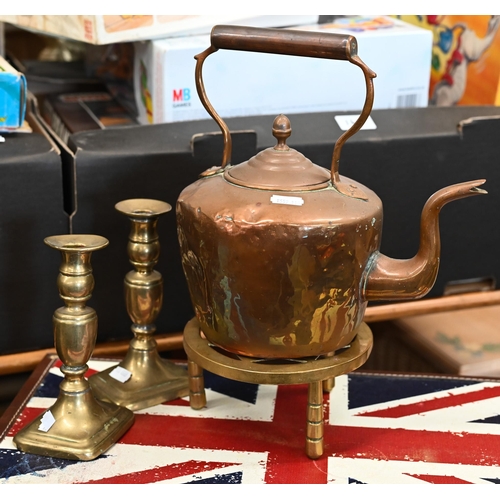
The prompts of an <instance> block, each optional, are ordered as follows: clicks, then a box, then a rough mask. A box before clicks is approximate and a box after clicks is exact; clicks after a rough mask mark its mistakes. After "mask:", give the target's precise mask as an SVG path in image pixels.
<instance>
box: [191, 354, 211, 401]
mask: <svg viewBox="0 0 500 500" xmlns="http://www.w3.org/2000/svg"><path fill="white" fill-rule="evenodd" d="M188 377H189V404H190V405H191V408H192V409H193V410H201V409H202V408H204V407H205V406H207V396H206V394H205V380H204V379H203V368H201V367H200V366H198V365H197V364H196V363H195V362H194V361H191V360H188Z"/></svg>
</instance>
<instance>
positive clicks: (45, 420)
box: [38, 410, 56, 432]
mask: <svg viewBox="0 0 500 500" xmlns="http://www.w3.org/2000/svg"><path fill="white" fill-rule="evenodd" d="M55 422H56V419H55V418H54V415H52V412H51V411H50V410H49V411H46V412H45V413H44V414H43V416H42V418H41V420H40V425H39V426H38V430H39V431H42V432H47V431H48V430H49V429H50V428H51V427H52V426H53V425H54V424H55Z"/></svg>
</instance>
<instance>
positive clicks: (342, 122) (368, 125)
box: [335, 115, 377, 130]
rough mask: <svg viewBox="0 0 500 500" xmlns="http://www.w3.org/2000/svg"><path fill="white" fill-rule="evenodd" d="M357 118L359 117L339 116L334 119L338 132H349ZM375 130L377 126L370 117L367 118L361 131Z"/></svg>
mask: <svg viewBox="0 0 500 500" xmlns="http://www.w3.org/2000/svg"><path fill="white" fill-rule="evenodd" d="M358 118H359V115H339V116H336V117H335V121H336V122H337V124H338V126H339V127H340V130H349V129H350V128H351V127H352V126H353V125H354V122H355V121H356V120H357V119H358ZM376 128H377V125H375V122H374V121H373V119H372V117H371V116H369V117H368V119H367V120H366V122H365V123H364V124H363V126H362V127H361V130H375V129H376Z"/></svg>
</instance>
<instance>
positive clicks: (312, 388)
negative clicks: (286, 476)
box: [306, 381, 323, 459]
mask: <svg viewBox="0 0 500 500" xmlns="http://www.w3.org/2000/svg"><path fill="white" fill-rule="evenodd" d="M306 454H307V456H308V457H309V458H312V459H315V458H319V457H321V455H323V382H321V381H320V382H312V383H310V384H309V394H308V401H307V428H306Z"/></svg>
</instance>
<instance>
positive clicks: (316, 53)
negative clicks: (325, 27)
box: [195, 25, 377, 199]
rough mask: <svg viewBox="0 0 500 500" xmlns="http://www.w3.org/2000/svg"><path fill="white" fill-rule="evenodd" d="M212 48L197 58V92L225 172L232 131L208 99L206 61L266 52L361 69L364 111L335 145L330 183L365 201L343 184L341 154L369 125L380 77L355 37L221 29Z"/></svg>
mask: <svg viewBox="0 0 500 500" xmlns="http://www.w3.org/2000/svg"><path fill="white" fill-rule="evenodd" d="M210 42H211V45H210V47H209V48H208V49H206V50H205V51H203V52H201V53H200V54H198V55H196V56H195V59H196V69H195V79H196V89H197V91H198V95H199V97H200V100H201V102H202V104H203V106H204V107H205V109H206V110H207V112H208V114H209V115H210V116H211V117H212V118H213V119H214V120H215V121H216V122H217V124H218V125H219V127H220V129H221V132H222V137H223V140H224V151H223V154H222V165H221V166H222V168H226V167H227V166H229V165H230V164H231V154H232V140H231V134H230V132H229V128H228V127H227V125H226V123H225V122H224V120H222V118H221V117H220V116H219V115H218V114H217V112H216V111H215V109H214V107H213V106H212V104H211V103H210V101H209V100H208V98H207V95H206V92H205V86H204V84H203V78H202V68H203V63H204V61H205V59H206V58H207V57H208V56H209V55H210V54H213V53H214V52H217V51H218V50H219V49H228V50H242V51H250V52H263V53H268V54H282V55H294V56H303V57H316V58H322V59H337V60H343V61H349V62H351V63H352V64H354V65H356V66H359V67H360V68H361V70H362V71H363V74H364V77H365V82H366V98H365V103H364V105H363V110H362V112H361V114H360V115H359V117H358V119H357V120H356V121H355V122H354V123H353V124H352V126H351V127H350V128H349V129H348V130H347V131H345V132H344V133H343V134H342V135H341V136H340V137H339V138H338V140H337V141H336V143H335V147H334V149H333V157H332V165H331V180H332V184H333V185H334V186H335V187H336V188H337V189H338V190H339V191H340V192H341V193H343V194H345V195H348V196H351V197H355V198H361V199H366V195H365V194H364V193H362V192H360V189H359V188H356V187H354V186H350V185H348V184H345V183H342V182H341V180H340V176H339V162H340V152H341V150H342V146H343V145H344V144H345V142H346V141H347V139H349V137H351V136H352V135H354V134H355V133H356V132H357V131H358V130H359V129H360V128H361V127H362V126H363V124H364V123H365V122H366V120H367V118H368V117H369V115H370V112H371V110H372V107H373V98H374V89H373V78H375V77H376V76H377V75H376V74H375V73H374V72H373V71H372V70H371V69H370V68H369V67H368V66H367V65H366V64H365V63H364V62H363V61H362V60H361V59H360V58H359V56H358V55H357V47H358V43H357V40H356V38H355V37H354V36H352V35H342V34H337V33H320V32H312V31H300V30H288V29H273V28H253V27H246V26H226V25H218V26H214V27H213V28H212V32H211V35H210Z"/></svg>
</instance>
